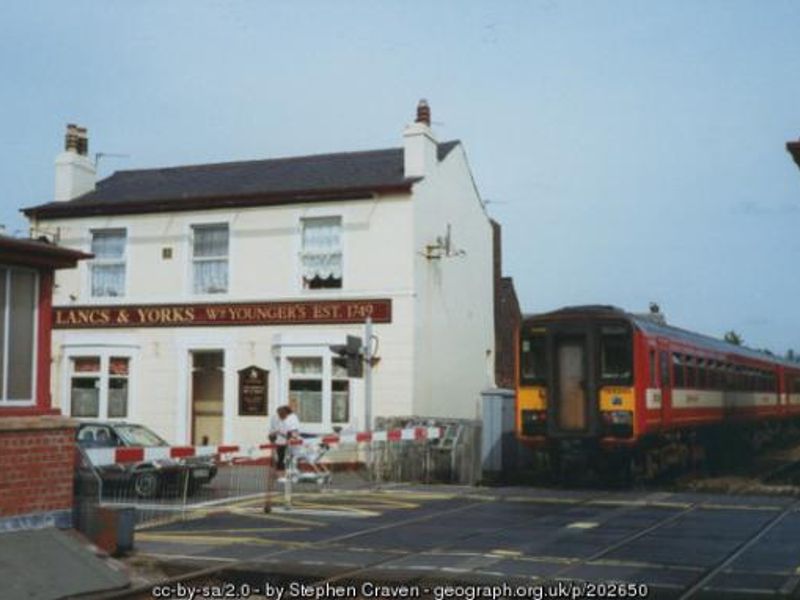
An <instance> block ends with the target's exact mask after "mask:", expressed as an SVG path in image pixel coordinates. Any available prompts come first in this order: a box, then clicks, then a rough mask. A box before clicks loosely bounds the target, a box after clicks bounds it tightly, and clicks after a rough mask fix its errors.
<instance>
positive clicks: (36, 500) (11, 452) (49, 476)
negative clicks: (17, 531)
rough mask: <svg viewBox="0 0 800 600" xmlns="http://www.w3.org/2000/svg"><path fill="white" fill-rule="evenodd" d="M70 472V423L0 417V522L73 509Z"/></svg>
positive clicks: (72, 454)
mask: <svg viewBox="0 0 800 600" xmlns="http://www.w3.org/2000/svg"><path fill="white" fill-rule="evenodd" d="M74 470H75V429H74V426H73V425H72V424H71V423H70V422H69V421H67V420H66V419H48V418H47V417H39V418H38V419H36V420H35V421H33V420H32V419H23V418H0V518H3V517H11V516H16V515H25V514H32V513H43V512H48V511H57V510H65V509H66V510H69V509H71V508H72V502H73V497H72V493H73V492H72V486H73V477H74Z"/></svg>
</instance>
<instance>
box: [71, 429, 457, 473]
mask: <svg viewBox="0 0 800 600" xmlns="http://www.w3.org/2000/svg"><path fill="white" fill-rule="evenodd" d="M443 434H444V431H443V429H442V428H441V427H410V428H407V429H389V430H385V431H365V432H360V433H345V434H334V435H322V436H316V437H310V438H301V439H296V440H290V441H289V444H290V445H292V446H318V445H320V444H325V445H327V446H331V447H334V446H343V445H358V444H369V443H372V442H401V441H416V442H418V441H424V440H436V439H440V438H441V437H442V436H443ZM279 445H280V444H260V445H258V446H251V447H247V448H244V447H242V446H237V445H224V446H148V447H136V448H87V449H86V455H87V456H88V457H89V460H90V461H91V463H92V464H93V465H94V466H95V467H102V466H106V465H114V464H125V463H138V462H149V461H158V460H166V459H181V458H192V457H198V456H199V457H203V456H208V457H213V458H215V460H223V461H224V460H228V459H234V458H236V457H237V456H247V457H254V456H255V455H256V454H262V453H263V452H262V451H264V450H274V449H276V448H277V447H278V446H279Z"/></svg>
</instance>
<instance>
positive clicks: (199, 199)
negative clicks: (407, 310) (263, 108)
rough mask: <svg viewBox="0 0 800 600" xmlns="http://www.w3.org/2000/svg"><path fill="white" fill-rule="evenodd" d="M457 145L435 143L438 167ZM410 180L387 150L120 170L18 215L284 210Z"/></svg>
mask: <svg viewBox="0 0 800 600" xmlns="http://www.w3.org/2000/svg"><path fill="white" fill-rule="evenodd" d="M458 144H459V142H458V141H457V140H454V141H450V142H443V143H441V144H439V146H438V158H439V160H443V159H444V158H445V157H446V156H447V155H448V154H449V153H450V151H451V150H452V149H453V148H455V146H456V145H458ZM414 181H416V180H415V179H407V178H405V176H404V175H403V149H402V148H388V149H385V150H370V151H366V152H340V153H336V154H318V155H312V156H297V157H290V158H278V159H270V160H250V161H242V162H227V163H216V164H205V165H188V166H183V167H170V168H164V169H140V170H131V171H117V172H115V173H114V174H113V175H111V176H110V177H108V178H106V179H103V180H101V181H99V182H98V183H97V187H96V189H95V190H94V191H92V192H89V193H88V194H84V195H83V196H79V197H78V198H75V199H73V200H70V201H68V202H49V203H47V204H42V205H39V206H33V207H30V208H26V209H23V211H22V212H24V213H25V214H26V215H28V216H36V217H38V218H47V217H69V216H85V215H89V214H115V213H116V214H123V213H125V214H129V213H132V212H158V211H167V210H194V209H198V208H222V207H228V206H232V205H239V206H243V205H244V206H247V205H264V204H287V203H294V202H311V201H323V200H333V199H341V198H345V197H354V198H357V197H372V194H373V193H375V192H380V191H391V190H400V189H405V190H408V189H410V186H411V184H413V183H414Z"/></svg>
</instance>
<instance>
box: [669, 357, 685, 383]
mask: <svg viewBox="0 0 800 600" xmlns="http://www.w3.org/2000/svg"><path fill="white" fill-rule="evenodd" d="M672 385H673V387H676V388H682V387H686V374H685V372H684V370H683V357H682V356H681V355H680V354H673V355H672Z"/></svg>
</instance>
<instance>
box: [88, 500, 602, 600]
mask: <svg viewBox="0 0 800 600" xmlns="http://www.w3.org/2000/svg"><path fill="white" fill-rule="evenodd" d="M464 496H465V497H476V498H477V496H476V495H475V494H472V493H465V494H464ZM607 497H608V493H598V494H596V495H593V496H590V497H588V498H586V499H584V500H581V501H577V502H575V503H570V504H563V505H558V504H554V505H553V506H552V509H553V510H551V511H548V512H547V513H545V514H543V515H541V516H542V517H546V516H552V515H553V514H555V513H558V512H563V511H566V510H569V509H573V508H575V507H577V506H581V505H588V504H591V503H592V502H595V501H597V500H601V499H603V498H607ZM488 501H489V499H486V500H483V499H476V500H475V501H472V502H469V503H467V504H464V505H462V506H458V507H455V508H451V509H445V510H440V511H436V512H434V513H431V514H427V515H422V516H419V517H412V518H408V519H402V520H399V521H396V522H393V523H389V524H383V525H378V526H375V527H370V528H366V529H363V530H359V531H355V532H351V533H347V534H343V535H338V536H332V537H329V538H326V539H323V540H320V541H318V542H316V543H315V544H314V546H315V547H316V548H332V549H334V548H335V547H336V546H338V545H341V544H342V543H343V542H348V541H351V540H354V539H357V538H359V537H362V536H366V535H370V534H374V533H378V532H386V531H390V530H401V529H403V528H404V527H407V526H409V525H415V524H419V523H424V522H427V521H435V520H437V519H441V518H442V517H445V516H451V515H454V514H457V513H460V512H466V511H469V510H471V509H475V508H478V507H481V506H484V505H485V504H486V502H488ZM514 527H515V525H514V524H511V525H509V526H507V527H503V528H500V529H498V530H495V531H507V530H510V529H513V528H514ZM484 534H485V532H484V531H478V532H474V533H471V534H466V535H464V536H462V537H459V539H458V540H456V541H454V542H452V543H450V544H445V545H440V546H437V547H435V548H424V549H422V550H419V551H416V552H414V551H409V552H405V553H403V554H402V556H403V557H409V556H419V555H423V554H425V553H430V552H437V551H439V552H441V551H444V550H446V549H449V548H452V547H453V546H456V545H458V544H461V543H463V542H464V541H466V540H469V539H471V538H475V537H479V536H480V535H484ZM293 551H294V548H289V549H282V550H275V551H271V552H267V553H264V554H260V555H258V556H255V557H253V558H250V559H247V560H242V561H237V562H233V563H231V562H228V563H225V564H222V565H215V566H212V567H208V568H204V569H197V570H193V571H188V572H185V573H182V574H179V575H176V576H173V577H170V578H168V579H164V580H162V581H159V582H156V583H147V584H144V585H139V586H136V587H133V588H130V589H127V590H122V591H117V592H112V593H107V594H101V595H97V596H93V597H92V598H91V600H144V599H145V598H148V599H152V598H153V596H152V590H153V587H154V585H158V586H175V585H177V584H185V585H190V584H191V585H193V586H201V585H215V586H222V585H224V584H226V583H227V584H229V583H230V582H239V583H244V584H246V585H249V586H252V587H255V586H256V585H261V584H263V581H264V580H265V579H266V578H269V579H270V580H277V581H280V580H281V579H284V580H287V581H288V580H291V581H298V580H302V579H305V581H304V583H305V584H306V585H308V586H309V587H315V586H324V585H325V584H335V583H341V582H344V581H349V580H359V579H360V578H364V579H366V576H370V577H371V576H373V575H374V572H375V571H376V570H379V569H380V567H381V566H383V565H385V564H387V563H389V562H392V561H394V560H397V559H398V558H399V557H400V556H399V555H397V554H395V555H393V556H390V557H389V558H386V559H385V560H378V561H374V562H371V563H370V564H369V565H367V566H365V567H361V568H357V569H347V570H341V571H340V572H338V573H335V574H333V575H328V576H308V577H305V578H304V577H303V576H302V575H301V574H300V575H299V574H297V573H292V574H291V575H290V576H286V575H285V574H283V573H265V565H264V562H263V561H265V560H268V559H275V558H278V557H280V556H281V555H285V554H288V553H290V552H293ZM251 598H253V599H254V600H255V599H256V598H258V596H257V595H253V596H251Z"/></svg>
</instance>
